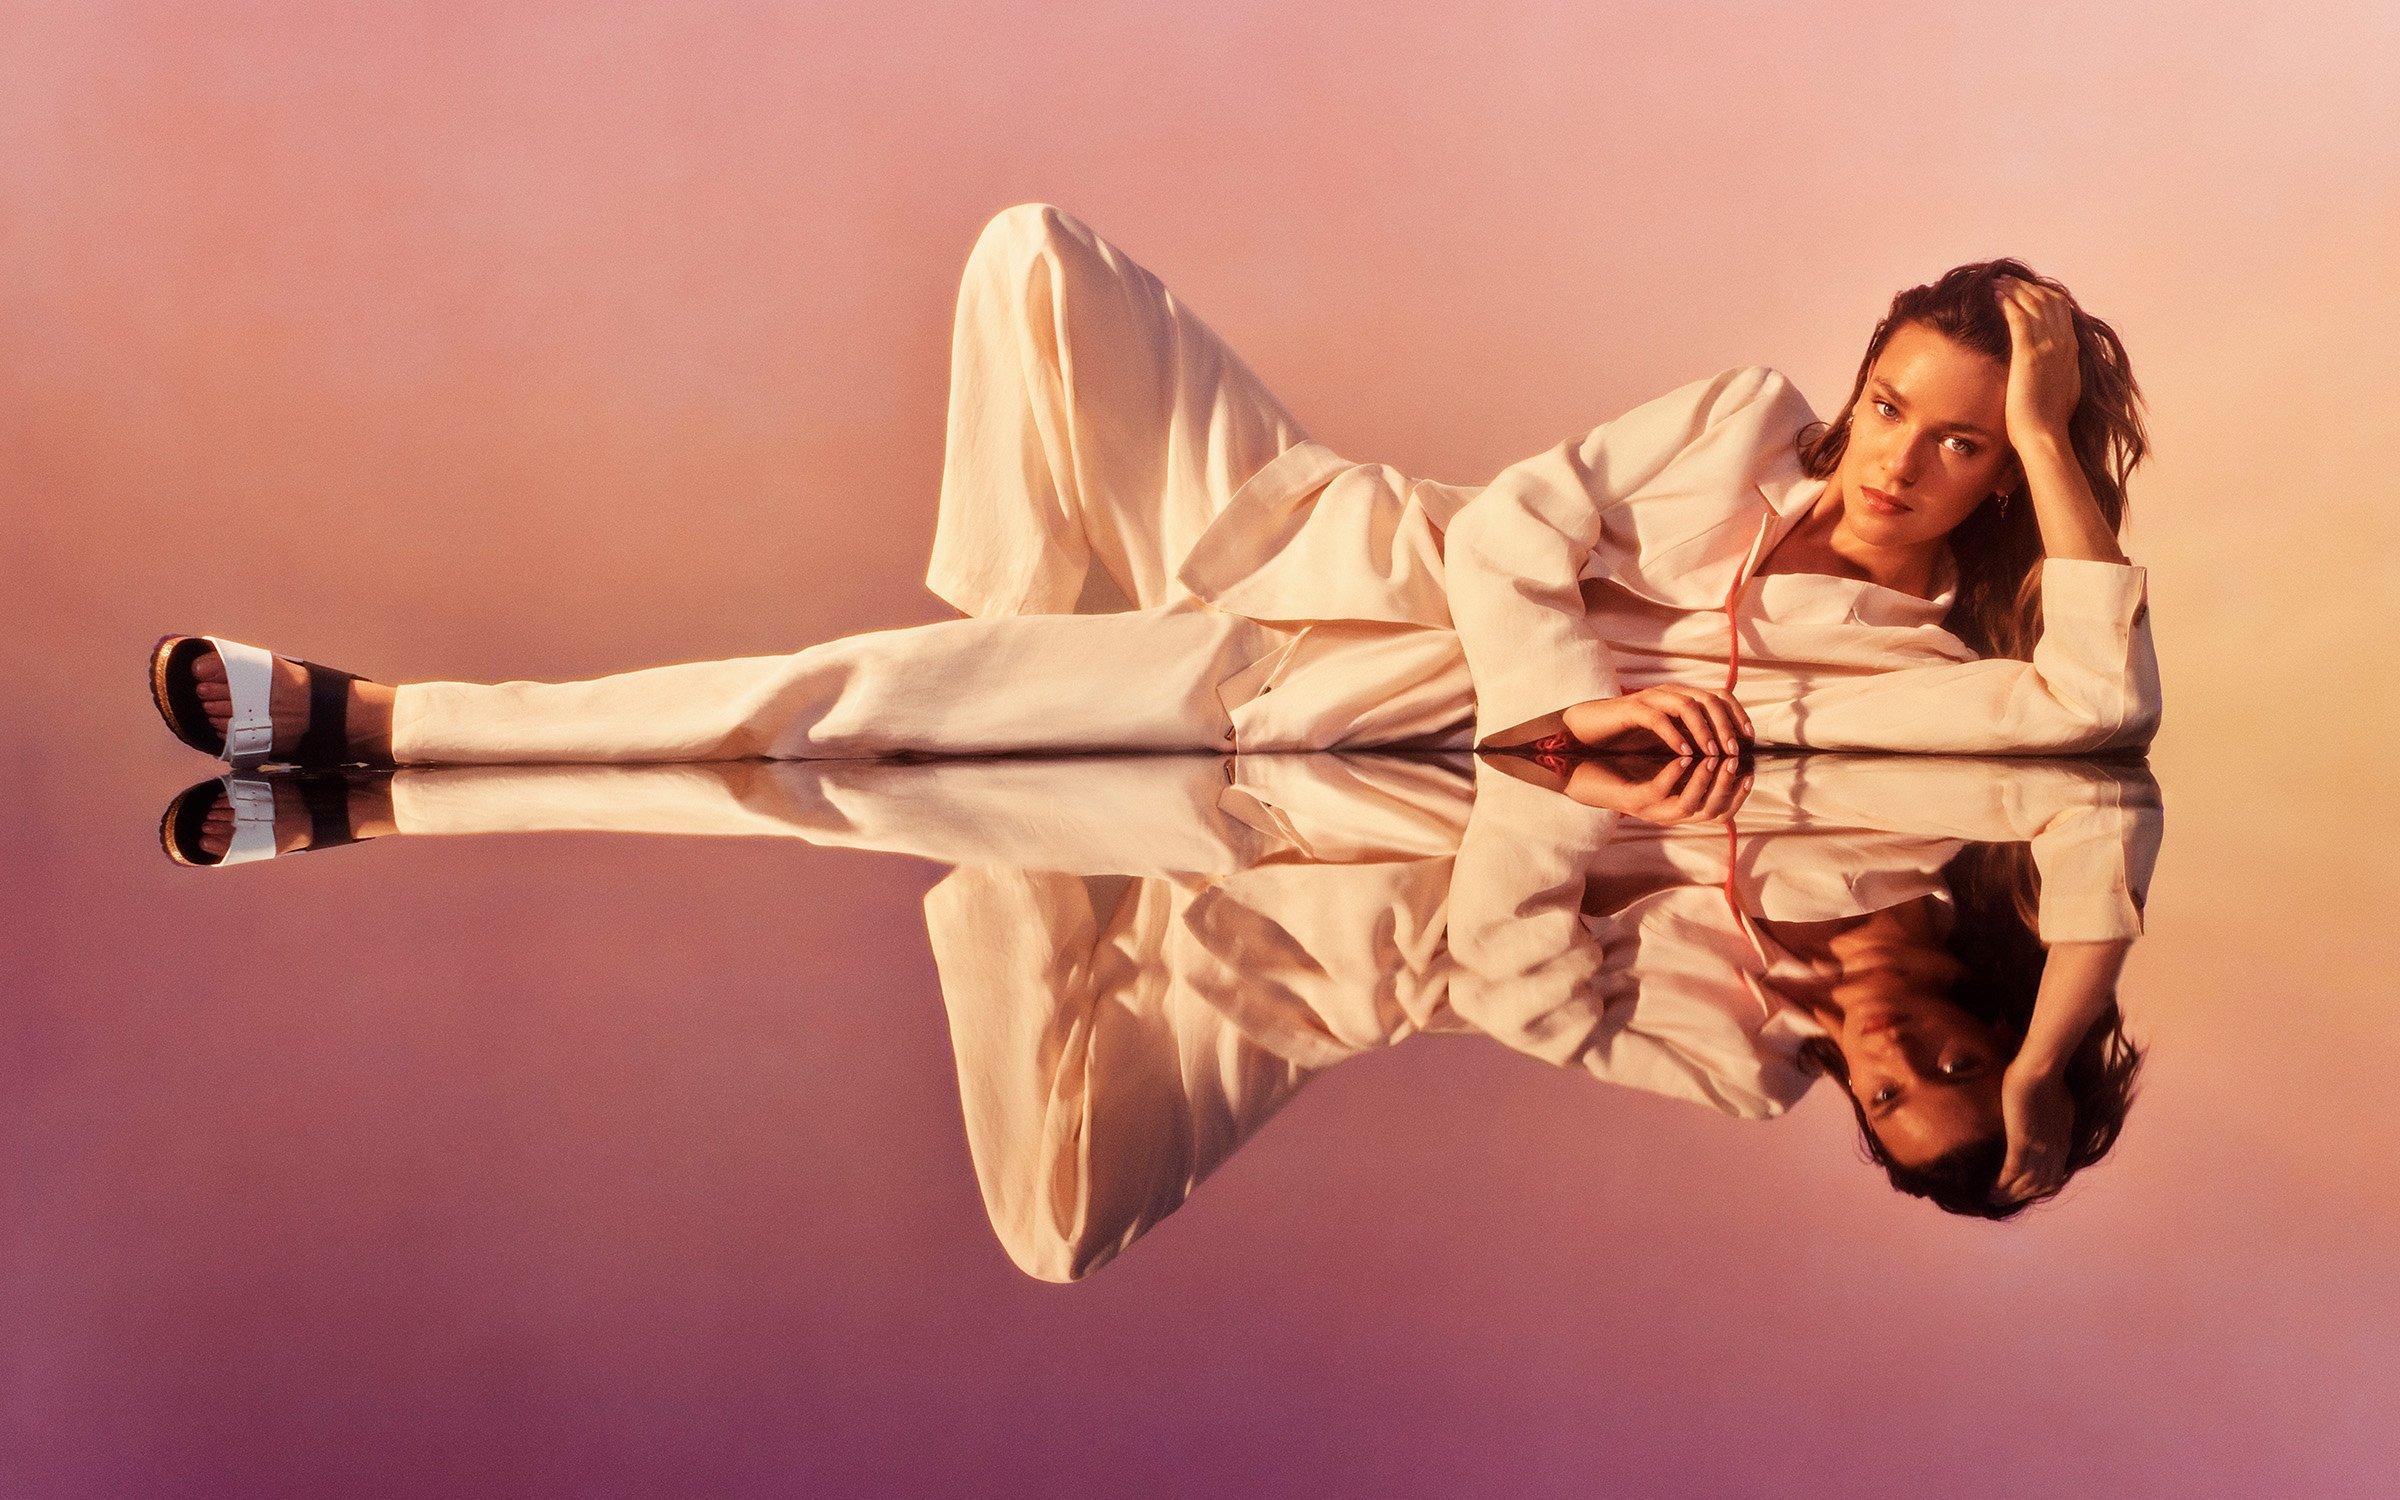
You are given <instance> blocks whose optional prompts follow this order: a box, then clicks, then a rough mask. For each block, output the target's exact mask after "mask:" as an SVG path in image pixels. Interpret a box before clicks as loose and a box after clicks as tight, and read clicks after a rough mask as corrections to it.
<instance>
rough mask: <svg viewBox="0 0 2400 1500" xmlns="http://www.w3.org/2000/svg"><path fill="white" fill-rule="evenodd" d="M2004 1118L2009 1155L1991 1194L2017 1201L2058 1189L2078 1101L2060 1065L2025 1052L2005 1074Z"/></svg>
mask: <svg viewBox="0 0 2400 1500" xmlns="http://www.w3.org/2000/svg"><path fill="white" fill-rule="evenodd" d="M2000 1119H2001V1121H2002V1123H2003V1124H2004V1125H2006V1126H2007V1129H2008V1159H2007V1160H2006V1161H2004V1162H2002V1163H2001V1166H2000V1178H1999V1180H1998V1181H1997V1182H1995V1183H1994V1184H1993V1185H1992V1194H1993V1196H1994V1197H1995V1198H1997V1199H1999V1200H2000V1201H2002V1202H2008V1203H2014V1202H2019V1201H2022V1200H2023V1199H2026V1198H2033V1197H2038V1196H2040V1195H2041V1194H2043V1193H2047V1192H2051V1191H2054V1190H2055V1189H2056V1188H2057V1187H2058V1185H2059V1184H2060V1183H2062V1182H2064V1181H2066V1178H2067V1136H2068V1133H2069V1132H2070V1131H2071V1130H2072V1129H2073V1128H2074V1124H2075V1106H2074V1104H2073V1102H2072V1101H2071V1100H2069V1099H2068V1097H2067V1080H2066V1077H2065V1075H2064V1074H2063V1073H2062V1072H2060V1071H2059V1070H2058V1069H2056V1068H2052V1067H2045V1066H2042V1065H2039V1064H2035V1063H2029V1062H2027V1061H2025V1059H2024V1058H2023V1057H2022V1055H2020V1056H2019V1058H2018V1059H2017V1061H2015V1062H2012V1063H2010V1064H2009V1065H2008V1071H2007V1072H2006V1073H2004V1074H2002V1075H2001V1078H2000Z"/></svg>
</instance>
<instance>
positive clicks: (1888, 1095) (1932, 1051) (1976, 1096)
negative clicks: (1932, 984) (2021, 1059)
mask: <svg viewBox="0 0 2400 1500" xmlns="http://www.w3.org/2000/svg"><path fill="white" fill-rule="evenodd" d="M1893 977H1894V982H1892V983H1890V984H1889V985H1888V986H1886V987H1884V988H1883V989H1882V992H1881V993H1876V994H1871V995H1854V996H1853V997H1851V998H1850V1000H1849V1001H1848V1002H1847V1004H1846V1006H1845V1009H1844V1011H1843V1015H1842V1019H1841V1026H1840V1030H1839V1031H1838V1033H1837V1034H1836V1035H1835V1037H1834V1044H1835V1045H1836V1046H1838V1047H1840V1048H1841V1050H1842V1058H1843V1061H1844V1063H1845V1064H1846V1065H1847V1067H1848V1070H1849V1074H1850V1077H1849V1081H1848V1087H1849V1089H1850V1092H1851V1095H1852V1096H1853V1097H1854V1098H1856V1099H1857V1100H1858V1105H1859V1108H1860V1109H1861V1110H1863V1111H1865V1113H1866V1117H1867V1128H1868V1129H1870V1130H1872V1131H1874V1132H1875V1139H1876V1140H1877V1142H1879V1143H1880V1144H1881V1145H1882V1147H1883V1149H1884V1151H1885V1152H1886V1153H1887V1154H1888V1155H1890V1156H1891V1157H1892V1159H1893V1160H1895V1161H1897V1162H1899V1163H1900V1164H1901V1165H1902V1166H1907V1167H1916V1166H1922V1165H1924V1164H1925V1163H1927V1162H1930V1161H1932V1160H1933V1159H1935V1158H1936V1157H1938V1156H1940V1155H1942V1154H1943V1153H1944V1152H1946V1151H1949V1150H1951V1149H1953V1148H1955V1147H1958V1146H1963V1145H1966V1144H1967V1143H1968V1142H1970V1141H1977V1140H1982V1139H1985V1138H1987V1137H1989V1136H1991V1135H1992V1134H1994V1133H1995V1132H1998V1131H1999V1130H2001V1129H2002V1121H2001V1117H2000V1078H2001V1075H2002V1074H2003V1073H2004V1072H2005V1071H2006V1070H2007V1068H2008V1059H2009V1049H2008V1048H2007V1047H2006V1046H2004V1045H2003V1042H2002V1039H2001V1038H2000V1037H1998V1036H1996V1035H1995V1034H1994V1033H1993V1030H1992V1028H1991V1027H1990V1026H1988V1025H1986V1024H1985V1023H1984V1022H1982V1021H1979V1020H1977V1019H1976V1018H1975V1017H1974V1016H1971V1015H1969V1014H1968V1013H1967V1012H1966V1011H1964V1010H1961V1009H1960V1008H1959V1007H1958V1006H1956V1005H1954V1004H1952V1003H1951V1002H1950V1001H1949V1000H1948V999H1947V998H1944V997H1943V996H1941V995H1939V994H1935V993H1931V992H1929V991H1928V990H1927V989H1926V988H1922V987H1920V986H1918V985H1916V984H1913V983H1910V982H1908V981H1907V980H1906V978H1905V977H1903V976H1893Z"/></svg>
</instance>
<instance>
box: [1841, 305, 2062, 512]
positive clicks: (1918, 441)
mask: <svg viewBox="0 0 2400 1500" xmlns="http://www.w3.org/2000/svg"><path fill="white" fill-rule="evenodd" d="M2007 411H2008V368H2007V366H2006V365H2004V364H2002V363H1999V362H1998V361H1995V360H1993V359H1991V358H1989V357H1988V356H1986V355H1982V354H1979V353H1977V352H1975V351H1974V350H1972V349H1969V348H1967V347H1966V346H1965V345H1963V344H1960V343H1957V342H1955V341H1954V340H1952V339H1950V338H1949V337H1948V336H1947V335H1944V334H1940V333H1936V332H1934V331H1933V330H1932V329H1930V328H1927V327H1926V326H1924V325H1923V324H1921V323H1904V324H1902V325H1901V326H1900V327H1898V328H1896V329H1894V330H1892V334H1891V336H1890V337H1889V338H1887V339H1886V340H1884V345H1883V348H1882V350H1881V351H1880V352H1878V353H1877V354H1876V356H1875V364H1874V367H1873V368H1872V369H1871V370H1869V371H1868V372H1867V383H1866V386H1865V388H1864V389H1862V390H1861V391H1860V392H1859V395H1858V404H1857V405H1856V406H1854V407H1852V408H1851V411H1850V440H1849V443H1848V445H1847V446H1845V447H1844V448H1843V450H1842V459H1841V464H1840V466H1839V467H1838V468H1837V469H1836V470H1835V479H1836V481H1837V483H1838V484H1839V486H1840V494H1841V506H1842V523H1841V524H1842V527H1843V529H1844V530H1846V531H1848V532H1849V533H1850V534H1851V535H1852V536H1855V537H1857V538H1858V539H1859V540H1860V541H1863V542H1866V543H1868V544H1869V545H1871V546H1877V547H1911V546H1923V545H1926V544H1928V543H1931V542H1935V541H1938V540H1940V539H1941V538H1942V537H1944V536H1947V535H1948V534H1949V533H1950V532H1951V530H1952V529H1954V528H1955V527H1956V526H1957V525H1958V524H1959V523H1960V522H1961V521H1964V520H1965V519H1966V518H1967V516H1968V515H1969V514H1970V513H1971V512H1972V511H1973V510H1974V509H1975V507H1976V506H1978V505H1981V504H1983V503H1984V502H1985V500H1987V499H1988V498H1989V497H1990V496H1991V495H1992V494H1993V492H1995V491H2000V490H2007V489H2010V488H2013V487H2014V486H2015V484H2016V482H2017V474H2018V470H2017V468H2016V462H2015V454H2014V453H2013V451H2012V450H2011V449H2010V448H2009V446H2008V438H2007ZM1870 490H1876V491H1881V492H1882V493H1883V494H1884V495H1886V496H1889V497H1890V499H1891V501H1892V502H1893V503H1895V504H1896V505H1898V506H1899V507H1902V508H1901V509H1898V510H1896V511H1895V510H1892V509H1889V508H1888V507H1886V506H1885V505H1884V504H1882V503H1881V502H1880V501H1878V500H1877V499H1876V498H1875V497H1874V496H1871V495H1870V494H1869V493H1868V492H1869V491H1870Z"/></svg>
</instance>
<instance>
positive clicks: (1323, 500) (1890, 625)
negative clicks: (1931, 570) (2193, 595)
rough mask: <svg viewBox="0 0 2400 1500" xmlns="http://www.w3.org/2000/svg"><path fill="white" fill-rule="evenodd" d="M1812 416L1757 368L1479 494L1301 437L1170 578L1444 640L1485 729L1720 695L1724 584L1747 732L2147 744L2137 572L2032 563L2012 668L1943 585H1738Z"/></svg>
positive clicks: (1782, 521) (1780, 524) (1624, 418)
mask: <svg viewBox="0 0 2400 1500" xmlns="http://www.w3.org/2000/svg"><path fill="white" fill-rule="evenodd" d="M1814 420H1816V416H1815V413H1814V412H1813V411H1812V410H1811V409H1810V408H1809V405H1808V402H1807V400H1806V398H1805V397H1803V396H1802V395H1801V394H1800V391H1799V389H1798V387H1796V386H1794V385H1793V384H1792V383H1791V381H1789V380H1788V379H1786V378H1785V377H1784V376H1783V375H1782V373H1781V372H1779V371H1776V370H1773V369H1770V368H1768V367H1766V366H1763V365H1753V366H1746V367H1743V368H1739V369H1734V370H1728V371H1725V372H1723V373H1721V374H1719V375H1716V376H1713V377H1711V378H1709V379H1705V380H1699V381H1694V382H1692V383H1691V384H1689V385H1686V386H1683V387H1680V388H1678V389H1676V390H1673V391H1670V392H1668V393H1667V394H1665V395H1663V396H1660V397H1657V398H1656V399H1654V400H1652V401H1649V402H1646V403H1644V404H1643V405H1641V406H1637V407H1635V408H1634V409H1632V410H1631V411H1628V412H1626V413H1624V414H1623V415H1621V416H1618V417H1616V418H1613V419H1612V420H1610V421H1607V422H1604V423H1602V424H1600V425H1599V426H1598V427H1595V428H1593V429H1592V430H1591V431H1590V432H1589V433H1588V434H1586V435H1585V436H1584V437H1582V438H1581V439H1578V440H1572V441H1567V442H1562V443H1560V444H1558V445H1557V446H1555V447H1553V448H1551V449H1549V450H1547V451H1545V452H1543V453H1539V454H1535V455H1534V456H1532V457H1530V458H1527V459H1524V460H1522V461H1521V462H1518V463H1516V464H1513V465H1511V466H1510V467H1509V468H1507V469H1505V470H1503V471H1502V472H1501V473H1500V474H1499V475H1498V476H1497V477H1495V478H1494V479H1493V480H1492V481H1491V482H1490V483H1488V484H1484V485H1480V486H1461V485H1446V484H1437V483H1434V482H1431V481H1427V480H1412V479H1409V478H1408V477H1407V476H1405V475H1402V474H1401V473H1400V472H1399V471H1398V470H1396V469H1394V468H1392V467H1391V466H1390V465H1388V464H1371V463H1353V462H1350V461H1349V460H1347V459H1344V458H1343V457H1342V456H1341V455H1340V454H1338V453H1336V452H1334V451H1333V450H1332V449H1330V448H1328V447H1326V446H1325V445H1324V444H1322V443H1318V442H1314V441H1307V442H1302V443H1299V444H1297V445H1295V446H1293V447H1291V448H1288V449H1286V450H1284V452H1283V453H1281V454H1280V455H1278V456H1277V457H1276V458H1275V459H1274V460H1273V461H1271V462H1269V463H1268V464H1267V465H1266V466H1265V467H1264V468H1262V469H1260V470H1259V471H1258V472H1257V473H1256V474H1254V475H1252V476H1251V477H1250V478H1249V480H1248V481H1247V482H1245V483H1244V484H1243V485H1242V486H1241V488H1240V489H1239V490H1238V491H1236V492H1235V494H1234V495H1233V496H1232V497H1231V498H1230V499H1229V500H1228V502H1227V503H1226V505H1225V507H1224V509H1223V510H1222V511H1220V512H1219V513H1218V515H1217V517H1216V519H1215V520H1214V521H1213V522H1212V523H1211V524H1210V526H1209V528H1208V529H1207V530H1206V531H1205V532H1203V533H1202V534H1201V536H1200V537H1199V539H1198V540H1197V541H1196V542H1195V543H1194V545H1193V547H1192V549H1191V551H1190V553H1189V554H1187V556H1186V557H1185V559H1184V561H1183V564H1182V566H1181V568H1180V570H1179V571H1178V574H1177V577H1178V579H1179V580H1180V581H1181V582H1182V583H1183V585H1184V586H1185V587H1187V588H1189V589H1190V590H1192V592H1193V593H1195V594H1196V595H1198V596H1199V597H1201V598H1202V599H1206V600H1208V601H1209V602H1211V603H1213V604H1215V605H1216V606H1217V607H1219V608H1221V609H1225V610H1229V611H1231V612H1233V613H1236V614H1242V615H1247V616H1249V617H1250V618H1252V619H1257V620H1302V621H1305V620H1325V619H1361V620H1390V621H1404V622H1408V623H1413V624H1419V625H1435V626H1449V627H1452V628H1455V629H1456V630H1457V631H1458V634H1459V639H1460V642H1461V644H1462V645H1463V647H1464V648H1465V652H1466V657H1467V662H1468V666H1469V668H1470V670H1471V673H1472V675H1473V679H1474V686H1475V696H1476V726H1475V736H1476V740H1477V742H1479V743H1480V742H1481V741H1483V740H1485V739H1487V738H1489V737H1490V736H1492V735H1494V734H1496V733H1498V732H1499V731H1501V730H1504V729H1508V728H1512V727H1514V726H1516V725H1519V724H1522V723H1524V722H1526V721H1528V720H1530V719H1535V718H1538V717H1540V716H1541V715H1543V714H1546V713H1549V712H1552V711H1553V710H1556V709H1560V708H1563V707H1566V706H1567V705H1569V704H1573V703H1579V702H1583V701H1586V700H1588V699H1593V698H1606V697H1613V696H1616V695H1617V694H1618V693H1619V692H1621V691H1627V690H1630V689H1632V688H1636V687H1646V686H1650V685H1652V684H1654V683H1657V682H1662V681H1680V682H1688V683H1694V684H1702V685H1708V686H1716V687H1723V686H1725V678H1726V675H1727V674H1726V671H1725V661H1726V657H1727V655H1728V652H1727V650H1726V648H1725V644H1724V643H1725V640H1726V638H1727V634H1728V632H1729V631H1730V630H1732V629H1733V628H1734V624H1729V622H1728V619H1727V617H1726V616H1725V615H1724V614H1722V613H1719V612H1720V611H1724V610H1725V609H1726V607H1727V602H1728V597H1729V595H1735V597H1734V598H1733V607H1732V620H1733V621H1734V622H1736V623H1738V625H1739V628H1740V630H1741V632H1742V635H1741V642H1742V649H1741V669H1740V672H1739V674H1738V675H1737V677H1736V680H1735V681H1734V683H1733V691H1734V692H1735V694H1736V696H1737V697H1739V698H1740V699H1741V700H1742V702H1743V704H1744V706H1745V707H1746V708H1748V709H1749V711H1750V715H1751V718H1752V720H1753V722H1754V723H1755V724H1756V726H1757V729H1758V731H1759V735H1760V739H1761V742H1762V743H1765V744H1783V745H1805V746H1813V747H1817V748H1825V749H1886V750H1924V751H1968V752H1991V753H1997V752H2009V751H2043V752H2058V751H2088V750H2098V749H2104V748H2113V747H2119V746H2124V745H2132V744H2140V743H2144V742H2146V741H2147V740H2148V739H2149V738H2150V736H2151V735H2152V733H2153V732H2154V731H2155V730H2156V728H2157V724H2158V719H2159V714H2160V693H2159V683H2158V669H2157V662H2156V658H2155V653H2154V651H2153V648H2152V644H2151V640H2150V633H2149V623H2148V611H2147V609H2146V607H2145V596H2146V592H2147V580H2148V574H2147V571H2146V570H2145V569H2143V568H2140V567H2136V566H2132V565H2129V564H2116V563H2099V562H2089V561H2083V560H2079V559H2053V560H2051V561H2049V562H2048V563H2046V564H2045V565H2044V568H2043V573H2042V580H2043V581H2042V591H2043V592H2042V602H2043V610H2044V616H2045V621H2046V626H2047V628H2046V630H2045V633H2044V635H2043V637H2042V639H2041V641H2040V643H2039V644H2038V645H2037V648H2036V651H2035V656H2034V660H2033V661H2032V662H2030V663H2028V662H2018V661H2009V660H2005V659H1993V660H1978V659H1977V658H1976V657H1975V655H1974V653H1973V652H1972V651H1971V650H1969V649H1968V647H1967V646H1966V645H1965V644H1964V643H1963V642H1961V641H1960V640H1959V639H1958V638H1957V637H1956V636H1954V635H1952V634H1950V633H1949V632H1948V631H1947V630H1945V629H1943V628H1942V625H1941V622H1942V620H1943V618H1944V616H1945V615H1946V613H1947V610H1948V607H1949V603H1950V600H1951V597H1952V595H1951V594H1950V593H1947V592H1945V593H1944V594H1942V595H1941V596H1939V597H1937V598H1936V599H1933V600H1922V599H1914V598H1912V597H1911V596H1908V595H1903V594H1899V593H1897V592H1896V591H1894V590H1891V589H1886V588H1882V587H1880V586H1879V585H1875V584H1870V583H1866V582H1863V581H1860V580H1852V579H1841V578H1833V577H1829V576H1826V575H1822V574H1772V575H1769V576H1768V577H1767V578H1764V579H1758V580H1755V581H1753V580H1752V579H1751V576H1750V575H1751V572H1752V570H1753V569H1754V568H1755V567H1756V565H1757V563H1758V561H1759V560H1760V559H1761V558H1763V557H1764V556H1765V555H1766V554H1767V552H1768V551H1769V550H1770V549H1771V548H1772V547H1773V546H1774V544H1775V543H1777V542H1779V541H1780V540H1781V539H1782V538H1783V536H1784V535H1786V534H1788V533H1789V531H1790V530H1791V528H1792V527H1793V526H1794V525H1796V524H1797V523H1798V522H1799V520H1800V519H1801V517H1802V516H1803V515H1805V513H1806V512H1807V510H1808V509H1809V507H1810V506H1811V505H1812V504H1813V503H1815V501H1816V500H1817V499H1818V498H1819V497H1820V496H1821V495H1822V494H1823V492H1824V486H1825V481H1823V480H1819V479H1810V478H1808V477H1807V476H1805V475H1804V474H1803V473H1802V472H1801V470H1800V467H1799V462H1798V458H1797V456H1796V455H1795V453H1794V452H1793V446H1792V440H1793V438H1794V436H1795V435H1796V434H1797V433H1798V432H1799V431H1800V429H1801V428H1803V427H1805V426H1807V425H1808V424H1809V423H1811V422H1813V421H1814ZM1586 576H1590V577H1592V578H1594V579H1596V580H1600V581H1601V582H1602V583H1603V584H1604V585H1606V586H1609V587H1613V589H1614V590H1617V591H1620V592H1617V593H1615V594H1610V593H1609V592H1608V589H1607V588H1603V589H1602V596H1603V597H1602V599H1601V600H1600V601H1595V604H1596V605H1597V606H1598V607H1587V600H1586V596H1585V593H1584V589H1583V582H1582V581H1583V579H1584V578H1585V577H1586ZM1737 583H1739V584H1740V586H1741V587H1740V591H1739V593H1738V594H1737V593H1736V585H1737ZM1611 599H1613V600H1614V601H1615V603H1616V605H1617V606H1618V607H1615V608H1610V607H1606V604H1607V601H1608V600H1611Z"/></svg>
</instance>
